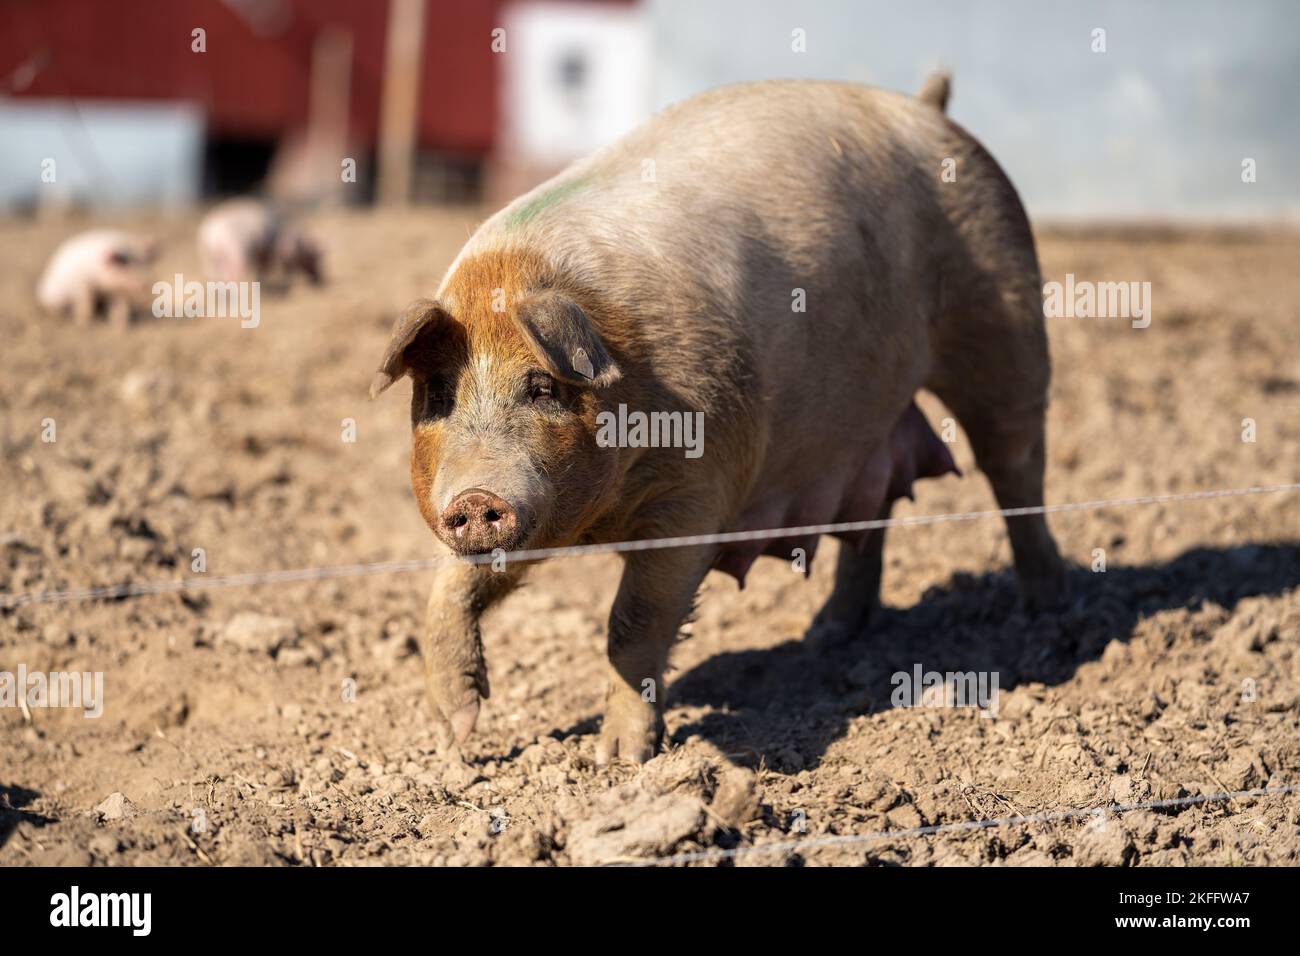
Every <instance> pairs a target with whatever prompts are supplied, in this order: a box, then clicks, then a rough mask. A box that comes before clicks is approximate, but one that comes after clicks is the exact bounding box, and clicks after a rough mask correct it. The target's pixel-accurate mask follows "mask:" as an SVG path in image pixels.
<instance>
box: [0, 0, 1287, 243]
mask: <svg viewBox="0 0 1300 956" xmlns="http://www.w3.org/2000/svg"><path fill="white" fill-rule="evenodd" d="M0 17H2V18H3V29H0V142H3V144H4V148H3V149H0V208H3V209H4V210H6V211H8V212H11V213H12V212H33V211H46V210H50V209H59V208H67V207H86V206H89V207H109V206H122V205H134V206H165V207H185V206H188V205H191V204H195V203H201V202H206V201H210V200H211V199H213V198H216V197H220V196H226V195H233V194H237V193H243V192H247V191H250V190H262V191H264V192H265V193H267V194H268V195H270V196H272V197H274V198H278V199H285V200H292V201H295V202H300V203H304V204H309V205H318V204H330V203H372V202H383V203H394V204H402V203H408V202H414V203H429V202H461V201H487V202H491V203H498V202H503V201H504V200H506V199H508V198H510V196H512V195H514V194H516V193H518V192H519V191H521V190H523V189H524V188H526V187H528V186H530V185H533V184H534V183H536V182H538V181H540V180H541V179H543V178H545V177H546V176H547V175H550V174H551V173H553V172H555V171H557V170H558V169H559V168H560V167H562V166H563V165H564V164H565V163H567V162H568V161H569V160H571V159H573V158H575V157H577V156H580V155H582V154H584V153H586V152H588V151H590V150H591V149H593V148H595V147H597V146H599V145H601V144H602V143H605V142H608V141H609V140H611V139H614V138H616V137H617V136H618V135H619V134H621V133H622V132H624V131H626V130H627V129H629V128H630V127H632V126H635V125H636V124H637V123H638V122H640V121H641V120H643V119H644V118H645V117H647V116H648V115H649V114H650V113H651V112H653V111H654V110H655V109H657V108H659V107H661V106H664V105H666V104H668V103H671V102H674V101H677V100H680V99H683V98H685V97H687V96H689V95H691V94H693V93H695V92H698V91H700V90H703V89H706V88H709V87H712V86H716V85H719V84H722V83H728V82H735V81H740V80H748V79H759V78H771V77H819V78H838V79H846V80H853V81H859V82H864V83H872V84H876V85H880V86H886V87H894V88H901V89H907V90H911V89H914V88H915V87H916V86H917V85H918V84H919V83H920V82H921V80H922V79H923V78H924V76H925V74H926V73H927V72H928V71H930V70H932V69H934V68H936V67H939V66H943V67H947V68H949V69H951V70H952V71H953V73H954V75H955V95H954V99H953V102H952V104H951V113H952V115H953V117H954V118H955V119H956V120H957V121H958V122H960V123H962V124H963V125H965V126H966V127H968V128H969V129H971V130H972V131H973V132H975V134H976V135H977V136H978V137H979V138H980V139H981V140H982V141H983V142H984V144H985V145H986V146H987V147H988V148H989V149H990V151H991V152H992V153H993V154H994V155H995V156H997V157H998V159H999V160H1000V161H1001V162H1002V164H1003V165H1004V166H1005V167H1006V168H1007V170H1008V172H1009V173H1010V176H1011V178H1012V180H1013V182H1015V183H1016V184H1017V186H1018V188H1019V189H1020V191H1021V193H1022V195H1023V197H1024V199H1025V201H1026V204H1027V206H1028V207H1029V211H1030V214H1031V216H1033V217H1035V218H1038V219H1043V218H1047V219H1053V220H1097V219H1100V220H1125V219H1141V220H1151V219H1170V220H1194V221H1214V222H1218V221H1224V220H1231V221H1237V220H1254V221H1258V220H1278V219H1294V218H1295V217H1296V216H1297V213H1300V191H1298V190H1297V187H1296V182H1295V178H1294V177H1293V176H1292V175H1291V171H1290V164H1291V162H1292V161H1293V159H1294V157H1295V155H1296V153H1297V148H1298V147H1300V123H1297V122H1296V119H1297V110H1296V105H1295V90H1296V89H1298V88H1300V30H1298V29H1297V26H1300V7H1297V6H1296V5H1295V4H1294V3H1292V2H1289V0H1256V2H1251V3H1246V4H1240V3H1223V2H1211V0H1190V2H1189V0H1164V2H1150V3H1142V4H1130V3H1119V2H1113V3H1112V2H1098V3H1078V4H1069V5H1063V4H1045V3H1041V2H1033V0H977V2H963V3H957V2H944V0H920V2H915V3H907V4H901V3H894V2H861V0H811V2H802V3H784V2H743V0H719V2H710V3H707V4H705V3H698V2H691V0H642V2H634V0H591V2H573V0H565V2H552V0H368V2H362V0H117V2H113V3H104V2H97V0H3V2H2V3H0ZM1097 30H1103V31H1104V36H1103V37H1102V41H1103V42H1104V52H1103V51H1101V50H1099V49H1097V47H1098V34H1097V33H1096V31H1097ZM1248 159H1250V160H1253V161H1254V170H1255V181H1253V182H1244V181H1243V176H1242V169H1243V162H1244V161H1246V160H1248ZM51 160H52V161H53V166H52V168H53V169H54V170H55V173H54V175H51V174H50V169H51V163H50V161H51Z"/></svg>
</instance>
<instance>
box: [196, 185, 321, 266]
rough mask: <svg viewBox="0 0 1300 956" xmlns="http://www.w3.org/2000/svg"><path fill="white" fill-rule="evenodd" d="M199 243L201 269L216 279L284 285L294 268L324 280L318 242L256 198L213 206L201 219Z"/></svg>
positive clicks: (230, 201) (229, 201)
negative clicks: (268, 282)
mask: <svg viewBox="0 0 1300 956" xmlns="http://www.w3.org/2000/svg"><path fill="white" fill-rule="evenodd" d="M198 244H199V258H200V260H201V261H202V263H203V268H204V271H205V272H206V273H207V274H208V277H209V278H211V279H214V280H217V281H221V282H245V281H254V280H256V281H274V282H276V283H279V284H288V283H289V282H291V281H292V279H293V277H294V276H295V275H296V274H298V273H301V274H302V275H304V276H306V277H307V280H308V281H309V282H311V284H312V285H318V284H320V282H321V281H322V275H321V261H320V260H321V249H320V246H319V245H318V244H317V243H316V241H315V240H314V239H312V238H311V236H309V235H307V233H305V232H304V231H303V230H302V229H301V228H300V227H299V226H298V225H296V224H295V223H293V222H291V221H290V220H289V219H288V218H286V217H285V216H284V215H282V214H281V213H279V212H277V211H276V210H275V209H273V208H272V207H271V206H270V205H268V204H267V203H264V202H261V201H259V200H256V199H231V200H228V201H226V202H223V203H220V204H218V205H216V206H214V207H213V208H212V209H211V210H210V211H209V212H208V214H207V215H206V216H204V217H203V221H202V222H200V223H199V234H198Z"/></svg>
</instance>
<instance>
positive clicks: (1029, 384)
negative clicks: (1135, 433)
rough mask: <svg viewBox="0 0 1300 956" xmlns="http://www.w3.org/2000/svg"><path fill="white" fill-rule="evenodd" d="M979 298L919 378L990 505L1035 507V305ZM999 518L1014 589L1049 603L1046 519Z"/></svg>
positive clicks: (1043, 369) (1041, 414)
mask: <svg viewBox="0 0 1300 956" xmlns="http://www.w3.org/2000/svg"><path fill="white" fill-rule="evenodd" d="M1024 298H1028V295H1026V296H1025V297H1024ZM1009 299H1010V301H1022V299H1021V298H1020V297H1014V296H1013V297H1009ZM985 304H986V305H987V306H988V308H987V309H985V310H980V311H979V312H978V313H970V312H968V313H966V314H965V315H963V316H960V317H958V320H957V321H956V322H954V323H953V324H954V325H955V326H957V327H958V328H961V329H962V331H963V333H964V334H961V335H960V337H957V336H953V337H950V338H949V339H948V340H947V341H945V342H943V343H942V346H943V347H942V349H941V350H939V351H937V352H936V364H935V367H934V371H933V375H932V379H931V381H930V382H928V383H927V386H928V387H929V388H930V390H931V391H933V392H934V393H935V394H936V395H938V396H939V398H940V399H941V400H942V401H943V402H944V404H946V405H947V406H948V407H949V408H950V409H952V411H953V413H954V414H955V415H956V416H957V419H958V421H960V422H961V424H962V428H964V429H965V431H966V435H967V436H968V437H969V439H970V442H971V446H972V450H973V451H974V453H975V461H976V463H977V464H978V465H979V467H980V470H981V471H983V472H984V475H985V477H987V478H988V480H989V484H990V485H992V487H993V493H994V495H996V497H997V500H998V505H999V506H1000V507H1002V508H1005V509H1011V508H1037V507H1040V506H1042V504H1043V469H1044V463H1045V458H1046V444H1045V439H1044V424H1045V418H1046V412H1047V386H1048V382H1049V380H1050V377H1051V371H1050V363H1049V359H1048V355H1047V337H1046V334H1045V332H1044V329H1043V324H1042V315H1041V309H1039V310H1038V314H1037V315H1035V314H1034V312H1033V311H1032V307H1031V306H1030V305H1029V303H1028V302H1025V303H1024V304H1023V305H1022V306H1021V307H1020V308H1017V309H1016V310H1014V311H1015V313H1016V314H1015V315H1014V316H1012V315H1011V314H1010V311H1009V310H1008V308H1007V306H1006V305H1005V304H1004V303H1003V302H1002V301H995V302H986V303H985ZM950 334H951V333H950ZM1006 526H1007V536H1008V537H1009V538H1010V539H1011V550H1012V554H1013V557H1014V560H1015V566H1016V576H1017V578H1018V580H1019V583H1020V591H1021V594H1022V595H1023V596H1024V597H1025V599H1026V600H1027V601H1028V602H1029V603H1030V604H1031V605H1036V606H1044V605H1049V604H1051V603H1053V602H1054V601H1055V600H1056V599H1057V598H1058V597H1059V596H1060V595H1061V594H1062V593H1064V591H1065V587H1066V572H1065V564H1064V563H1063V562H1062V560H1061V557H1060V554H1059V553H1058V552H1057V549H1056V542H1055V541H1054V540H1053V538H1052V532H1051V531H1050V530H1049V528H1048V526H1047V519H1046V518H1045V516H1044V515H1042V514H1041V513H1040V514H1030V515H1019V516H1015V517H1009V518H1007V519H1006Z"/></svg>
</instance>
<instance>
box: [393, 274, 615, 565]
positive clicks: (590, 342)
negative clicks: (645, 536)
mask: <svg viewBox="0 0 1300 956" xmlns="http://www.w3.org/2000/svg"><path fill="white" fill-rule="evenodd" d="M494 291H495V292H496V296H495V297H494V296H493V292H494ZM502 299H503V297H502V294H501V290H500V288H497V289H495V290H494V289H492V288H491V287H488V288H482V289H474V290H469V291H468V292H462V293H461V294H456V295H451V296H447V297H446V298H445V299H444V302H442V303H439V302H434V301H430V300H423V301H420V302H416V303H415V304H414V305H412V306H411V307H410V308H409V309H408V310H407V311H406V313H405V314H404V315H403V316H401V318H399V320H398V322H397V325H396V327H395V328H394V331H393V337H392V340H391V341H390V342H389V345H388V348H387V350H386V351H385V353H384V356H383V359H382V361H381V362H380V366H379V370H378V372H377V373H376V374H375V380H374V382H373V384H372V385H371V389H370V393H371V397H374V396H376V395H378V394H379V393H380V392H382V391H383V390H384V389H386V388H387V387H388V386H389V385H391V384H392V383H393V381H395V380H396V379H398V378H400V377H401V376H402V375H409V376H410V377H411V381H412V395H411V425H412V429H413V442H412V452H411V484H412V487H413V489H414V491H415V497H416V501H417V503H418V504H419V507H420V512H421V514H422V515H423V516H424V520H425V521H426V522H427V523H428V525H429V527H430V528H431V529H432V530H433V532H434V534H435V535H437V536H438V538H439V539H440V540H441V541H443V542H444V543H445V544H446V545H447V546H448V547H450V548H451V549H452V550H453V551H455V552H457V553H459V554H463V555H469V554H485V553H489V552H492V551H494V550H495V549H497V548H501V549H503V550H506V551H512V550H520V549H526V548H540V547H550V546H554V545H557V544H562V543H566V542H570V541H573V540H575V539H576V538H577V537H578V536H580V535H581V533H582V531H583V530H584V529H585V527H587V526H588V525H589V524H590V522H591V521H592V520H593V518H594V517H595V516H596V513H595V511H596V509H597V508H598V502H599V501H600V500H601V499H602V498H603V497H605V496H606V495H608V494H609V492H610V489H611V487H612V484H613V482H614V477H615V473H616V469H617V461H616V457H615V456H616V452H614V450H612V449H606V448H601V447H599V446H598V445H597V444H596V414H597V412H598V411H599V410H600V408H601V407H602V405H603V403H604V402H605V401H606V400H607V399H608V395H607V394H606V390H607V389H608V388H609V386H611V385H613V384H614V383H615V382H617V381H618V380H619V378H620V375H621V373H620V370H619V367H618V365H617V364H616V363H615V361H614V359H613V358H612V357H611V356H610V354H609V352H608V351H607V349H606V346H605V343H604V342H603V341H602V339H601V337H600V335H599V334H598V333H597V332H596V330H595V329H594V328H593V326H592V324H591V321H590V319H589V318H588V315H587V313H586V312H584V310H583V309H582V308H581V307H580V306H579V305H578V303H577V302H576V301H575V300H574V299H573V298H571V297H570V296H569V295H567V294H565V293H563V292H560V291H556V290H554V289H532V290H525V291H521V293H520V295H519V296H518V297H517V298H515V299H514V301H512V302H511V301H510V300H509V298H508V297H506V298H505V301H506V302H507V303H508V304H505V305H503V301H502Z"/></svg>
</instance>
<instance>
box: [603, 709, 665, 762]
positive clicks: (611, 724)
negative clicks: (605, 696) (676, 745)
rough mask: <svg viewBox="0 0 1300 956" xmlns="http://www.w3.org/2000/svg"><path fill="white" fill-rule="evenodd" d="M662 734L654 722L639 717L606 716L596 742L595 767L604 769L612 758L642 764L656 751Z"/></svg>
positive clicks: (624, 715) (623, 715)
mask: <svg viewBox="0 0 1300 956" xmlns="http://www.w3.org/2000/svg"><path fill="white" fill-rule="evenodd" d="M661 732H662V730H661V728H660V727H659V726H657V721H655V720H646V719H645V718H644V717H642V716H641V715H639V714H638V715H635V716H633V715H626V714H622V715H615V714H606V715H605V720H604V723H603V724H601V728H600V737H599V738H598V739H597V741H596V765H597V766H600V767H604V766H608V765H609V764H610V763H611V762H612V761H613V760H614V759H615V758H618V757H621V758H622V759H624V760H628V761H631V762H632V763H635V764H643V763H645V762H646V761H647V760H649V759H650V758H651V757H653V756H654V755H655V751H657V750H658V749H659V736H660V734H661Z"/></svg>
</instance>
